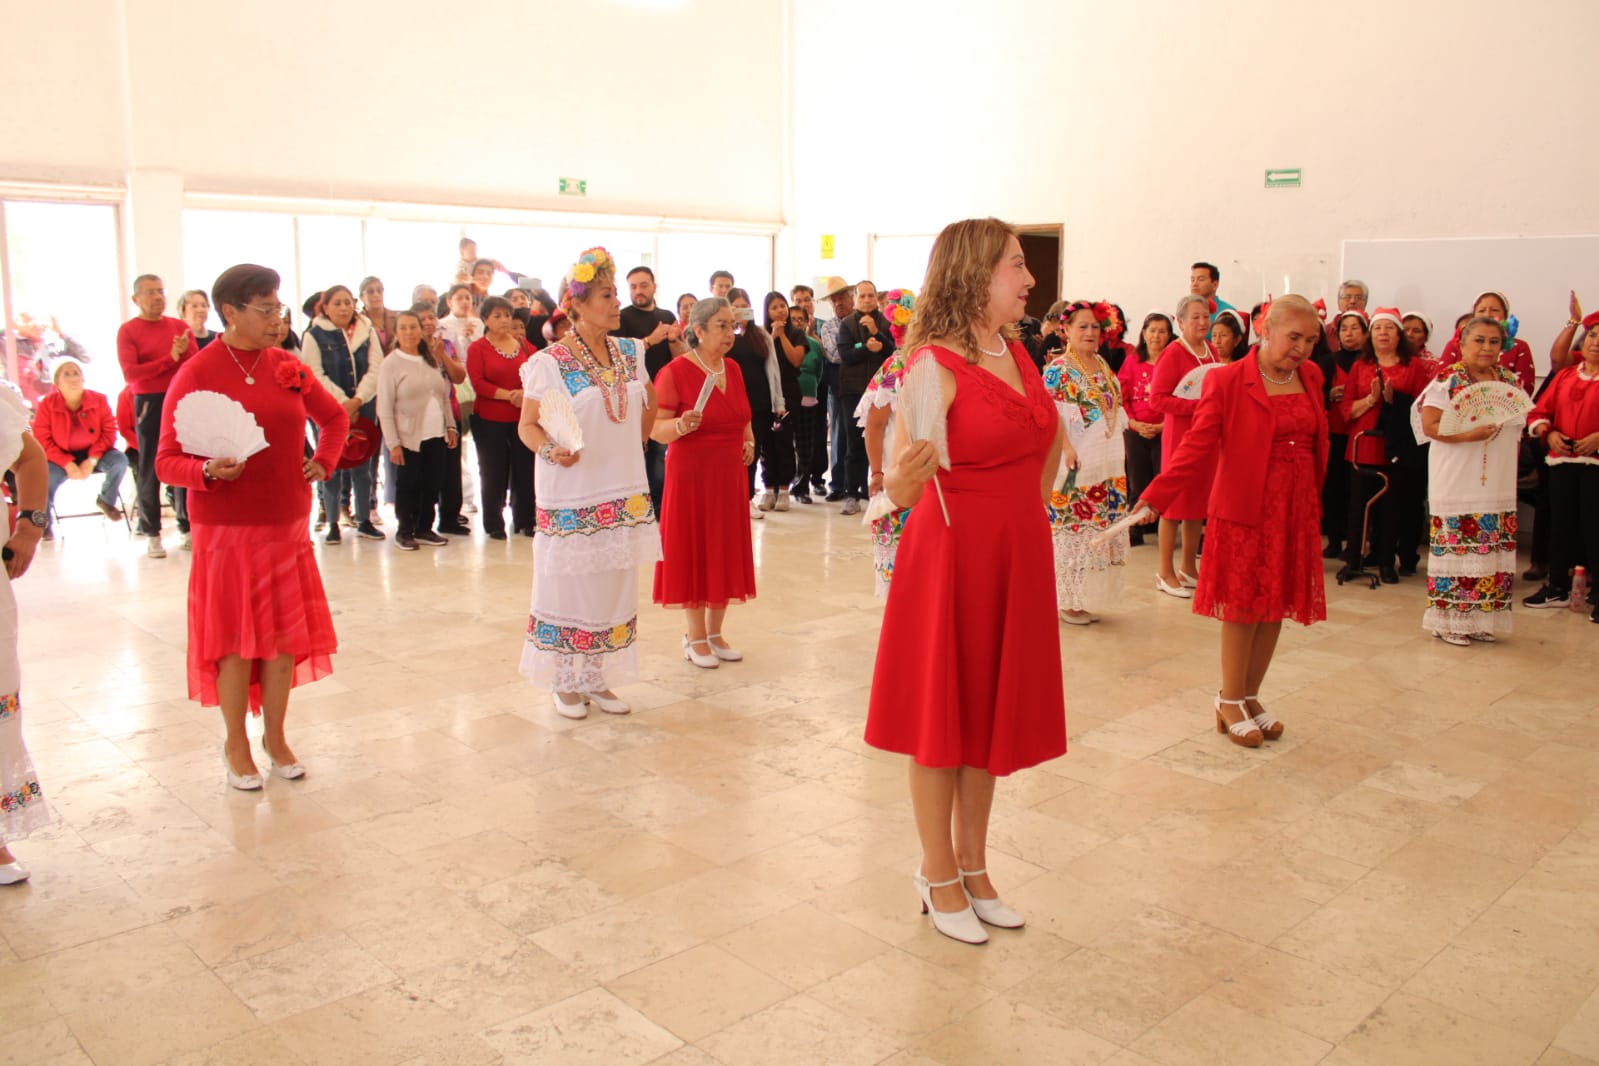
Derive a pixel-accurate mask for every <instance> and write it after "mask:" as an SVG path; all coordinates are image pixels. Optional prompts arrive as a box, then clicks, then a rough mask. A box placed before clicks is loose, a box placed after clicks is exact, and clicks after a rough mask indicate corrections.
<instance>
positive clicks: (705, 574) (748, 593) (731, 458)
mask: <svg viewBox="0 0 1599 1066" xmlns="http://www.w3.org/2000/svg"><path fill="white" fill-rule="evenodd" d="M737 432H738V433H739V434H742V432H743V430H742V428H739V429H738V431H737ZM743 446H744V445H743V439H742V436H724V437H723V438H722V439H715V438H714V437H712V436H711V435H710V434H707V435H706V437H704V438H700V434H699V433H694V434H691V435H690V436H688V437H686V438H684V439H682V440H675V441H673V442H672V446H671V447H670V448H668V449H667V450H666V485H665V488H664V491H663V492H662V494H661V561H660V562H658V563H656V564H655V589H654V599H655V602H656V603H658V604H660V605H661V606H662V607H665V608H667V609H668V610H677V609H679V608H684V607H687V608H700V607H705V608H709V609H711V610H720V609H722V608H723V607H726V606H728V605H729V604H735V603H743V602H744V601H746V600H751V599H754V598H755V551H754V547H753V546H752V544H751V542H750V502H749V481H748V478H747V475H746V472H745V470H744V463H743V461H742V460H741V458H740V452H741V450H742V449H743Z"/></svg>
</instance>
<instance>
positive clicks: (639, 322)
mask: <svg viewBox="0 0 1599 1066" xmlns="http://www.w3.org/2000/svg"><path fill="white" fill-rule="evenodd" d="M627 291H628V297H629V299H630V302H629V304H628V305H627V306H626V307H624V308H622V322H621V325H620V327H618V328H617V329H616V331H615V333H614V336H617V337H632V338H634V339H636V340H641V341H643V342H644V344H645V349H644V369H645V371H646V372H647V373H648V374H649V375H650V380H651V381H654V380H655V378H656V375H658V374H659V373H660V372H661V370H662V368H664V367H665V366H666V364H667V363H669V362H671V361H672V341H673V340H675V339H677V338H678V337H680V336H682V331H681V330H679V329H678V327H677V321H676V319H675V318H674V317H673V316H672V312H670V311H663V310H662V309H661V308H659V307H657V306H655V271H653V270H651V269H650V268H649V267H647V266H636V267H634V268H633V269H632V270H629V271H628V272H627ZM644 470H645V473H646V474H647V475H648V477H649V481H650V498H651V499H652V500H653V501H654V502H655V516H656V518H657V519H659V518H660V515H661V489H662V487H663V486H664V485H665V484H666V445H664V444H660V443H658V442H656V441H653V440H652V441H647V442H646V443H645V445H644Z"/></svg>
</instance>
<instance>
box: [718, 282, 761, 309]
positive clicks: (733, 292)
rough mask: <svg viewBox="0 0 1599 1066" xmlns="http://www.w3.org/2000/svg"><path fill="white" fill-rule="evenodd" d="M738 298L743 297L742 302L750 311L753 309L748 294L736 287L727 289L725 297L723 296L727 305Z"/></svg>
mask: <svg viewBox="0 0 1599 1066" xmlns="http://www.w3.org/2000/svg"><path fill="white" fill-rule="evenodd" d="M739 297H743V298H744V302H745V303H747V304H749V305H750V310H752V311H753V310H754V309H755V301H754V300H751V299H750V294H749V293H747V292H745V291H744V290H743V289H741V288H739V287H738V286H737V285H735V286H733V287H732V288H731V289H728V290H727V295H726V296H724V297H723V299H724V300H726V301H727V302H728V303H732V302H733V301H734V300H737V299H738V298H739Z"/></svg>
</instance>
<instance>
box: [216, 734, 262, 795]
mask: <svg viewBox="0 0 1599 1066" xmlns="http://www.w3.org/2000/svg"><path fill="white" fill-rule="evenodd" d="M222 769H224V770H226V771H227V772H228V784H230V785H232V786H233V787H234V788H236V789H238V790H239V791H240V792H259V791H261V775H260V774H236V773H234V772H233V764H232V763H230V762H229V761H228V746H227V745H226V744H224V745H222Z"/></svg>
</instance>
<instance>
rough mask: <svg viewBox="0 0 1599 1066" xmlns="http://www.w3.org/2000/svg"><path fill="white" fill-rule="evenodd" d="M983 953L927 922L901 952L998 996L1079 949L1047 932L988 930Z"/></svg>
mask: <svg viewBox="0 0 1599 1066" xmlns="http://www.w3.org/2000/svg"><path fill="white" fill-rule="evenodd" d="M987 932H988V943H986V944H984V945H983V950H981V951H973V950H972V949H971V945H969V944H962V943H960V942H959V941H956V940H951V939H950V938H949V937H947V936H944V935H943V934H942V933H940V932H938V931H937V930H936V929H934V928H933V925H932V922H931V921H926V922H924V924H923V925H922V927H921V928H920V929H919V930H918V931H917V933H916V935H915V936H913V937H911V938H910V939H909V940H906V941H904V942H902V943H901V944H900V945H899V950H901V951H904V952H907V953H909V954H911V955H914V956H916V957H917V958H919V959H922V960H924V961H926V962H930V963H932V964H933V965H935V966H939V967H942V968H943V969H945V970H948V971H949V972H950V973H953V974H955V975H956V976H957V977H961V978H964V979H965V980H967V981H972V982H974V983H976V984H980V985H982V986H983V987H985V988H987V989H989V990H991V991H994V992H1005V991H1008V990H1010V989H1012V988H1014V987H1016V986H1017V985H1019V984H1022V983H1024V982H1026V981H1029V980H1031V979H1032V978H1033V976H1034V975H1035V974H1037V973H1039V972H1040V971H1042V970H1047V969H1049V968H1050V967H1052V966H1055V965H1057V964H1059V962H1060V960H1062V959H1064V958H1065V957H1066V956H1068V955H1070V954H1071V953H1072V952H1074V951H1077V950H1078V946H1077V945H1076V944H1073V943H1072V942H1070V941H1068V940H1065V939H1063V938H1061V937H1059V936H1056V935H1055V934H1053V933H1050V932H1046V931H1045V930H1043V929H1038V928H1027V929H1020V930H1014V929H995V928H992V927H989V928H987Z"/></svg>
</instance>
